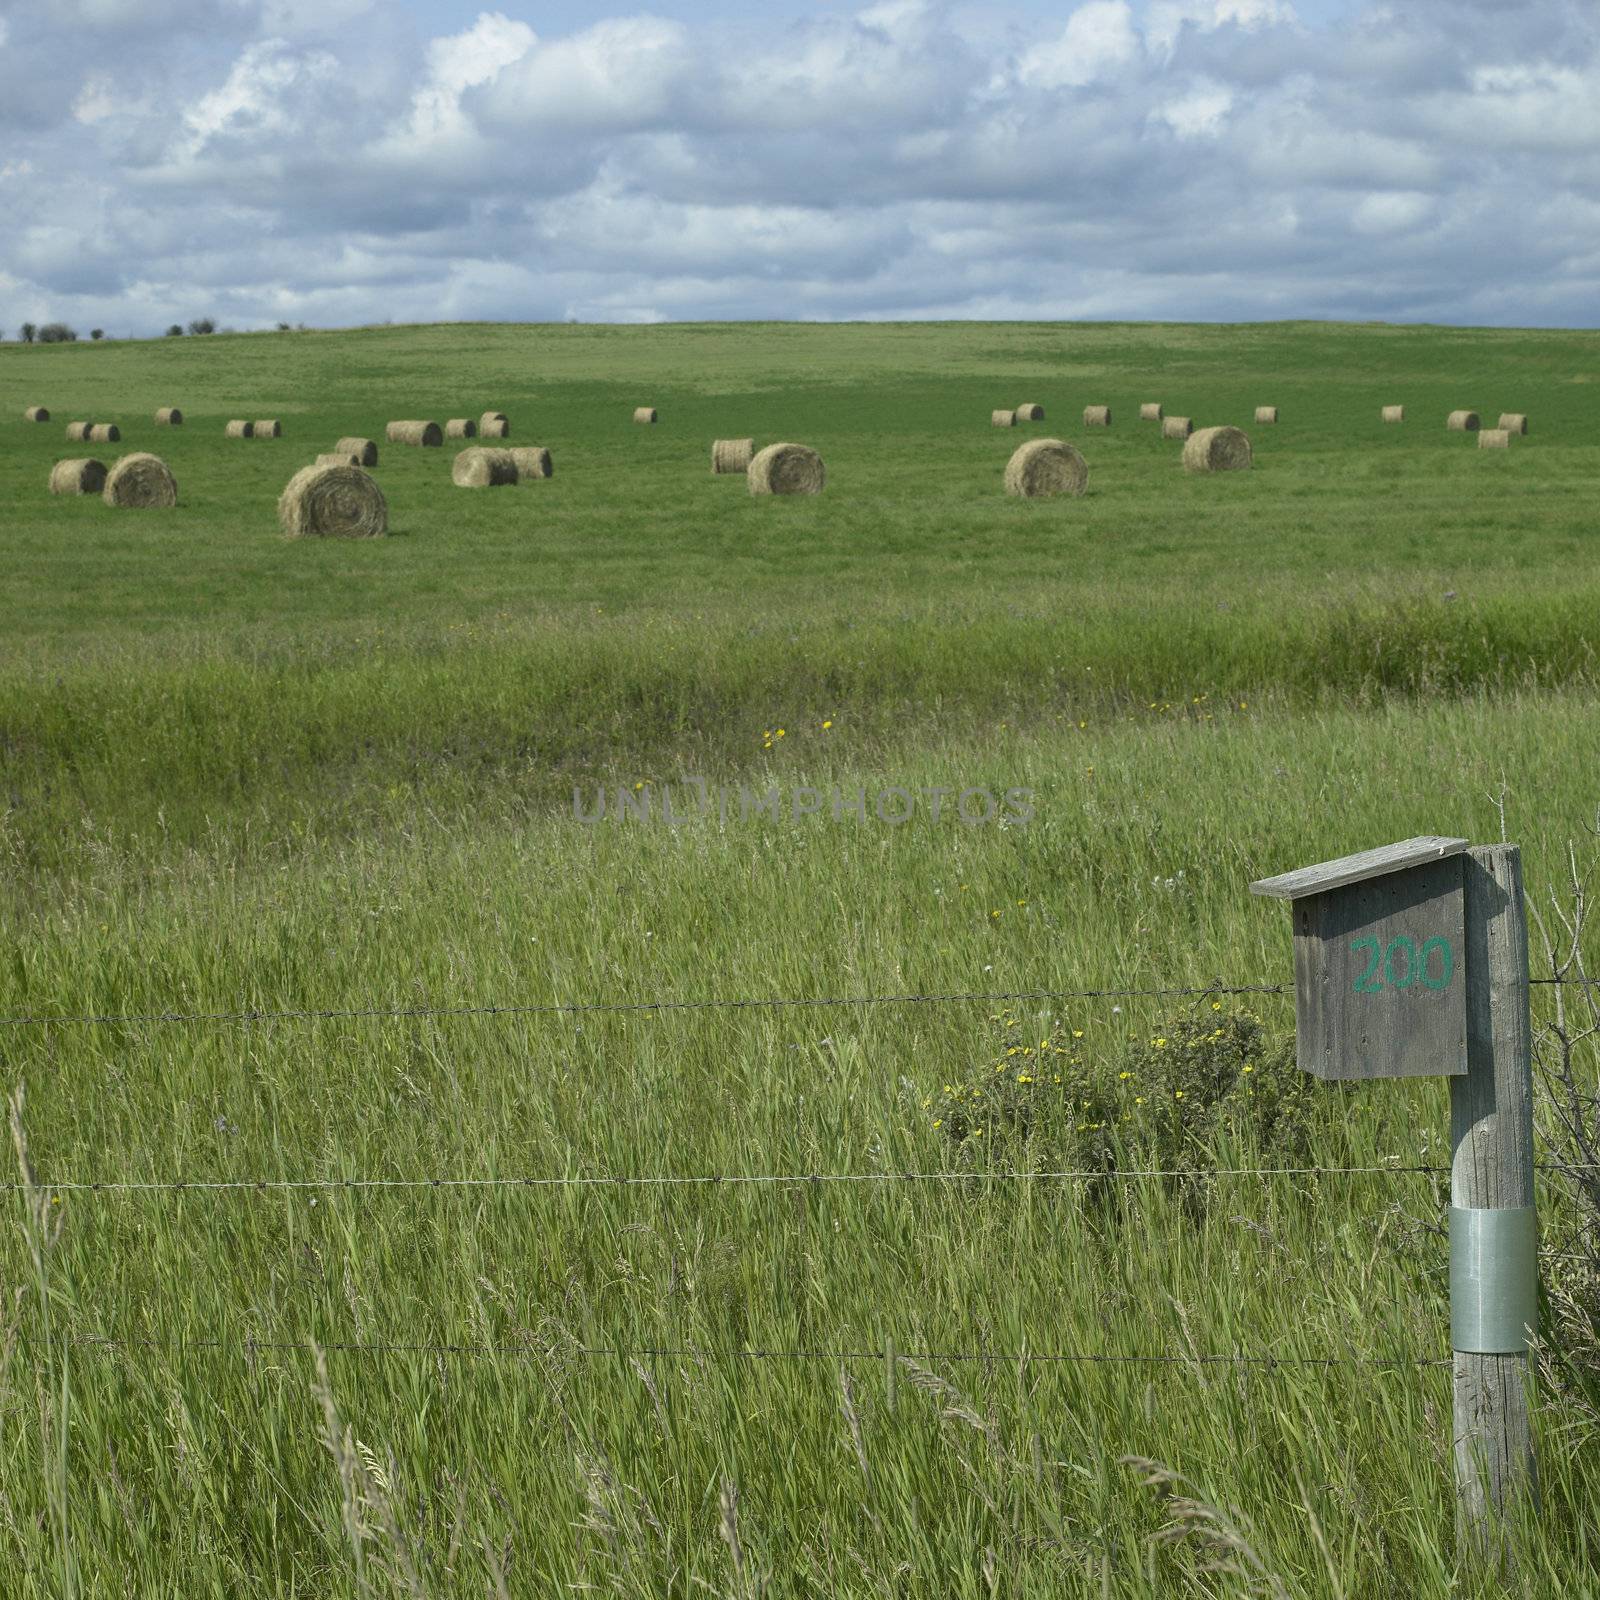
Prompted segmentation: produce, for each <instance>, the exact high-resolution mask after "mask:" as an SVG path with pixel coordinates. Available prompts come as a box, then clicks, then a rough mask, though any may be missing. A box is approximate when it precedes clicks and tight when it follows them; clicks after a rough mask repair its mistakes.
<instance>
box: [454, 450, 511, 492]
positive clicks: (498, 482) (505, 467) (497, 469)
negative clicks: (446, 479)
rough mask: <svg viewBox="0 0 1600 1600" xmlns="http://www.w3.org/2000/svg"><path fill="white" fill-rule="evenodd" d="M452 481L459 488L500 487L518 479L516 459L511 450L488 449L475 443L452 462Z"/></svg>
mask: <svg viewBox="0 0 1600 1600" xmlns="http://www.w3.org/2000/svg"><path fill="white" fill-rule="evenodd" d="M450 481H451V482H452V483H453V484H455V486H456V487H457V488H458V489H498V488H500V487H501V486H502V485H504V484H508V483H515V482H516V481H517V463H516V459H515V457H513V456H512V454H511V452H510V451H509V450H486V449H484V448H483V446H482V445H474V446H473V447H472V448H471V449H470V450H463V451H462V452H461V453H460V454H459V455H458V456H457V457H456V458H455V460H454V461H453V462H452V463H451V465H450Z"/></svg>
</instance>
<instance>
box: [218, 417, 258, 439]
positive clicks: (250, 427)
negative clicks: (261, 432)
mask: <svg viewBox="0 0 1600 1600" xmlns="http://www.w3.org/2000/svg"><path fill="white" fill-rule="evenodd" d="M255 430H256V425H255V423H253V422H238V421H235V422H230V423H229V424H228V425H227V427H225V428H224V429H223V430H222V435H223V437H224V438H225V439H248V438H249V437H250V435H251V434H252V433H254V432H255Z"/></svg>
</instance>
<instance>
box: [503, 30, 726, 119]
mask: <svg viewBox="0 0 1600 1600" xmlns="http://www.w3.org/2000/svg"><path fill="white" fill-rule="evenodd" d="M697 65H698V63H697V57H696V52H695V48H694V45H693V43H692V41H691V38H690V35H689V30H688V29H687V28H685V27H684V26H683V24H682V23H679V22H670V21H667V20H665V19H664V18H661V17H649V16H644V17H618V18H613V19H611V20H609V21H606V22H599V23H596V24H595V25H594V26H593V27H591V28H586V29H584V31H583V32H582V33H578V34H574V35H572V36H571V37H570V38H566V39H556V40H553V41H548V42H540V43H538V44H536V45H534V46H533V47H532V48H531V49H529V50H528V51H527V52H526V53H524V54H522V55H521V56H520V58H519V59H517V60H516V61H515V62H513V63H512V64H510V65H509V66H506V67H505V68H504V69H503V70H502V71H500V72H499V73H498V74H497V75H496V76H495V78H494V80H493V82H492V83H491V84H490V85H489V87H488V89H487V90H486V91H485V92H484V95H483V103H484V105H485V107H486V108H487V110H488V112H489V114H490V116H491V117H492V118H493V120H495V121H496V122H499V123H501V124H503V125H510V126H519V125H520V126H524V127H526V126H532V125H536V126H542V127H545V128H549V129H565V130H568V131H572V132H579V131H588V130H608V131H616V130H620V129H631V128H644V127H649V126H650V125H651V124H653V123H656V122H660V121H662V120H663V119H665V118H666V117H668V116H669V115H670V114H671V113H672V112H673V111H674V110H675V109H677V108H678V107H679V106H680V105H681V103H682V97H683V96H684V95H685V94H686V93H687V92H688V90H689V86H690V85H691V83H692V82H693V81H694V80H695V78H696V77H697V76H698V75H699V74H698V72H697Z"/></svg>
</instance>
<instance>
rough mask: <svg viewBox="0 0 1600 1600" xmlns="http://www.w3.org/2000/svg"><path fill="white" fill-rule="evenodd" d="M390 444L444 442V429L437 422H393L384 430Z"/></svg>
mask: <svg viewBox="0 0 1600 1600" xmlns="http://www.w3.org/2000/svg"><path fill="white" fill-rule="evenodd" d="M383 432H384V437H385V438H386V439H387V440H388V441H389V443H390V444H411V445H427V446H428V447H429V448H430V449H432V448H434V447H436V446H438V445H442V444H443V443H444V429H443V428H441V427H440V426H439V424H438V423H437V422H391V423H390V424H389V425H388V427H386V428H385V429H384V430H383Z"/></svg>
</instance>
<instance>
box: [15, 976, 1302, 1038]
mask: <svg viewBox="0 0 1600 1600" xmlns="http://www.w3.org/2000/svg"><path fill="white" fill-rule="evenodd" d="M1288 993H1290V989H1289V987H1288V986H1287V985H1286V984H1281V983H1247V984H1232V985H1224V984H1209V985H1207V986H1206V987H1204V988H1155V989H1035V990H1022V991H1017V992H1012V993H1005V994H990V993H952V994H857V995H819V996H812V997H801V998H791V999H783V998H773V999H746V1000H718V999H713V1000H598V1001H583V1002H579V1001H574V1002H571V1003H569V1004H557V1003H555V1002H548V1003H539V1004H527V1005H524V1004H512V1005H460V1006H351V1007H329V1008H326V1009H322V1010H310V1009H306V1010H236V1011H142V1012H138V1011H128V1012H116V1011H111V1012H99V1013H96V1012H85V1013H76V1014H63V1015H60V1016H50V1015H46V1014H43V1013H37V1014H25V1015H21V1016H13V1017H0V1027H5V1028H42V1027H124V1026H134V1025H137V1024H143V1023H205V1022H212V1023H230V1022H238V1023H248V1022H352V1021H383V1020H388V1019H408V1018H424V1017H530V1016H591V1015H595V1014H597V1013H616V1012H644V1011H739V1010H747V1011H759V1010H773V1011H776V1010H783V1009H803V1008H807V1007H811V1008H821V1007H827V1006H909V1005H956V1004H978V1003H980V1002H981V1003H983V1004H986V1005H1000V1004H1006V1005H1012V1004H1016V1003H1017V1002H1019V1001H1023V1000H1130V999H1139V998H1149V997H1169V998H1170V997H1175V996H1197V997H1204V996H1207V995H1242V994H1288Z"/></svg>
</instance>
